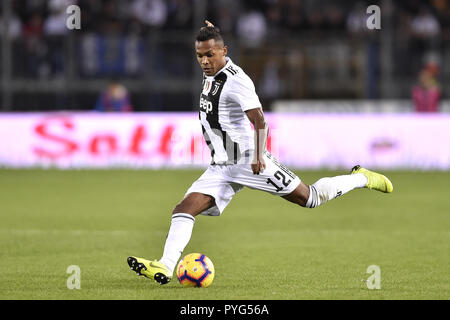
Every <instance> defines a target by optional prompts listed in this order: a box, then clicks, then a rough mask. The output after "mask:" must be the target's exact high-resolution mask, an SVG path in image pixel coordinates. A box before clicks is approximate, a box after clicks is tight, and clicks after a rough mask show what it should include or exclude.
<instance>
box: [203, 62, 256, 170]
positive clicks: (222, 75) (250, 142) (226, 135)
mask: <svg viewBox="0 0 450 320" xmlns="http://www.w3.org/2000/svg"><path fill="white" fill-rule="evenodd" d="M226 59H227V63H226V65H225V66H224V67H223V68H222V69H221V70H220V71H219V72H217V73H216V75H215V76H210V77H208V76H206V75H205V74H203V90H202V93H201V95H200V111H199V119H200V122H201V124H202V131H203V136H204V137H205V141H206V144H207V145H208V147H209V148H210V150H211V158H212V159H211V163H212V164H233V163H238V161H239V159H241V158H243V157H249V156H250V155H251V154H253V149H254V134H253V130H252V128H251V125H250V121H249V120H248V118H247V115H246V114H245V111H247V110H250V109H254V108H261V102H260V101H259V98H258V96H257V95H256V92H255V86H254V84H253V81H252V80H251V79H250V77H249V76H247V75H246V74H245V72H244V71H243V70H242V69H241V68H240V67H238V66H237V65H235V64H234V63H233V62H232V61H231V59H230V58H228V57H227V58H226Z"/></svg>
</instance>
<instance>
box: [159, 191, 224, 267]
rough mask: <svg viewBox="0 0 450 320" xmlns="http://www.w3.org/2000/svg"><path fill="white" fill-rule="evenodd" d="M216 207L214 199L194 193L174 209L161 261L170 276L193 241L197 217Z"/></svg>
mask: <svg viewBox="0 0 450 320" xmlns="http://www.w3.org/2000/svg"><path fill="white" fill-rule="evenodd" d="M215 205H216V203H215V200H214V197H212V196H210V195H207V194H203V193H199V192H192V193H189V194H188V195H187V196H186V197H185V198H184V199H183V200H182V201H181V202H180V203H179V204H178V205H177V206H176V207H175V208H174V209H173V211H172V220H171V223H170V228H169V233H168V234H167V238H166V243H165V245H164V253H163V255H162V257H161V259H160V260H159V261H160V262H161V263H163V264H164V265H165V266H166V267H167V269H169V271H170V274H172V273H173V270H174V269H175V267H176V264H177V262H178V259H180V256H181V254H182V252H183V251H184V248H185V247H186V246H187V244H188V243H189V240H190V239H191V236H192V230H193V228H194V223H195V216H196V215H198V214H200V213H201V212H204V211H206V210H208V209H209V208H211V207H213V206H215Z"/></svg>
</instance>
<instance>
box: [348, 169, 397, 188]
mask: <svg viewBox="0 0 450 320" xmlns="http://www.w3.org/2000/svg"><path fill="white" fill-rule="evenodd" d="M350 173H351V174H355V173H362V174H363V175H365V176H366V178H367V184H366V188H368V189H372V190H378V191H381V192H385V193H391V192H392V191H393V190H394V186H393V185H392V182H391V181H390V180H389V179H388V178H386V177H385V176H383V175H382V174H380V173H376V172H373V171H370V170H367V169H365V168H363V167H361V166H359V165H358V166H354V167H353V168H352V171H351V172H350Z"/></svg>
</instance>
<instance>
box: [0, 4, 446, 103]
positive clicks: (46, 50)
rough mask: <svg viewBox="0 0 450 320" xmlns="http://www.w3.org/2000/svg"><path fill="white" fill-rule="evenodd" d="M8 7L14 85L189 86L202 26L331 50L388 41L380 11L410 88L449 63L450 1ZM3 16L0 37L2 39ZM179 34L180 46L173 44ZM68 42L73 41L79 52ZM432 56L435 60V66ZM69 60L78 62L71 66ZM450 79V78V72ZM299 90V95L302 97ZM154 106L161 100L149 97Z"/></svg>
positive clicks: (272, 85)
mask: <svg viewBox="0 0 450 320" xmlns="http://www.w3.org/2000/svg"><path fill="white" fill-rule="evenodd" d="M11 3H12V14H11V16H10V19H9V25H8V36H9V38H10V39H11V40H12V54H11V56H12V57H13V61H12V63H11V64H12V77H16V78H31V79H49V78H50V79H58V78H64V77H67V75H68V74H71V75H70V76H71V77H75V78H85V77H90V78H107V79H111V78H121V77H124V78H130V77H131V78H133V77H134V78H143V79H148V78H150V77H153V78H163V77H173V76H174V74H176V76H177V77H178V78H183V79H188V80H190V79H192V77H193V67H192V66H193V59H192V58H193V57H192V56H190V55H188V54H186V55H180V54H179V52H180V51H183V52H191V51H192V43H191V40H190V39H192V38H191V37H193V34H194V33H195V32H196V30H197V28H198V27H199V26H201V25H203V19H204V17H207V18H208V20H210V21H212V22H213V23H214V24H215V25H216V26H218V27H219V28H220V29H221V31H222V33H223V34H224V37H225V39H226V40H228V39H235V40H237V41H238V44H237V47H238V48H239V49H240V50H241V49H242V48H250V49H252V48H254V49H259V48H263V47H264V46H265V45H267V44H272V43H275V42H276V41H279V40H280V39H284V40H287V41H289V40H290V39H303V40H304V39H315V40H316V42H317V39H326V40H324V42H326V41H328V39H329V36H330V35H332V34H335V39H336V40H339V39H349V38H350V39H353V38H356V39H362V41H371V40H370V39H371V38H373V37H377V36H378V37H379V36H380V34H381V33H374V32H371V31H370V30H369V29H368V28H367V26H366V22H367V16H368V13H367V12H366V9H367V7H368V6H369V5H372V4H376V5H379V6H380V7H381V15H382V17H381V28H382V29H383V28H384V29H386V28H388V30H392V41H393V45H392V56H393V61H394V63H392V66H391V68H392V69H393V73H394V74H396V75H400V76H406V77H409V78H410V79H411V82H413V81H415V79H417V75H418V74H419V72H420V70H421V69H422V68H423V67H424V66H425V65H427V64H429V63H434V64H435V65H436V68H437V71H435V72H433V73H432V76H433V79H435V82H437V81H438V77H439V76H440V74H441V73H440V70H441V67H442V66H441V65H442V60H444V58H445V57H443V55H442V54H440V52H443V51H445V50H447V49H448V48H447V47H446V43H449V41H450V0H410V1H401V0H380V1H368V0H367V1H363V0H355V1H348V0H240V1H238V0H15V1H12V2H11ZM72 4H76V5H78V6H79V7H80V8H81V30H77V31H74V32H71V31H70V30H69V29H68V28H67V26H66V20H67V17H68V14H67V12H66V9H67V7H68V6H70V5H72ZM2 8H4V6H0V35H1V36H5V24H4V18H3V14H2ZM166 34H167V35H168V36H167V37H165V35H166ZM178 34H180V35H182V36H181V37H182V38H183V39H184V41H183V42H180V41H178V40H176V41H174V40H173V39H175V38H173V37H174V35H175V36H176V35H178ZM384 34H386V33H384ZM69 35H76V40H73V41H75V42H73V43H72V44H70V43H69V41H68V39H69V38H70V37H69ZM154 35H157V37H155V36H154ZM324 36H327V37H328V38H325V37H324ZM155 39H157V41H160V42H155V41H156V40H155ZM152 41H153V42H152ZM174 48H176V50H173V49H174ZM235 48H236V47H235ZM446 48H447V49H446ZM341 49H342V47H339V44H337V45H336V48H333V49H332V50H333V51H334V52H336V57H337V58H338V57H339V54H341V56H342V57H343V61H347V60H348V61H350V60H349V59H350V58H349V57H350V56H351V54H352V52H347V51H348V48H347V49H345V48H344V49H342V50H341ZM339 50H341V51H339ZM345 50H347V51H345ZM370 50H373V52H374V53H370V52H368V56H370V57H369V58H368V61H369V63H370V64H371V65H370V66H369V68H368V69H369V73H370V74H369V76H368V79H369V78H370V77H374V78H376V77H377V73H379V69H380V68H381V67H380V65H379V61H380V58H377V55H379V54H380V47H379V46H378V47H377V45H376V44H375V45H374V46H372V47H371V49H370V48H369V51H370ZM235 51H236V50H235ZM447 51H448V52H450V51H449V50H447ZM339 52H340V53H339ZM345 52H346V53H345ZM430 52H431V53H433V54H431V55H430ZM344 53H345V54H344ZM436 53H437V54H436ZM235 54H239V53H236V52H235ZM319 54H320V52H319ZM326 54H328V53H326ZM344 55H345V57H344ZM430 56H431V57H432V58H431V60H433V61H428V60H430V59H429V58H428V57H430ZM68 57H72V60H73V61H68V60H67V59H68ZM74 57H76V58H74ZM337 58H336V59H337ZM296 59H297V58H296ZM346 59H347V60H346ZM349 63H350V64H351V62H349ZM338 64H340V65H339V66H337V69H336V70H338V71H337V72H338V73H339V74H341V75H343V77H344V76H346V75H348V74H349V72H350V71H349V68H348V66H347V65H345V64H342V63H340V62H338ZM68 66H71V68H72V69H71V71H70V70H69V71H68V68H69V67H68ZM412 66H413V67H412ZM0 69H1V66H0ZM257 69H260V70H263V73H262V74H261V75H260V76H261V79H255V80H257V81H256V82H257V83H258V85H259V86H260V87H261V90H262V92H263V97H264V96H265V97H267V98H270V97H273V98H277V97H280V96H281V97H283V94H284V97H285V98H290V96H289V95H288V94H286V92H283V90H281V89H280V87H281V86H282V82H283V79H280V73H281V72H280V63H279V61H278V62H277V61H275V60H271V61H264V62H263V63H262V65H261V66H259V67H258V68H257ZM322 69H323V67H322V66H319V67H318V68H317V70H312V72H313V73H312V76H313V75H314V72H315V74H317V75H319V76H320V77H321V76H322V75H321V74H322V73H323V71H322ZM344 69H346V70H344ZM0 71H1V70H0ZM447 71H448V73H449V74H450V69H449V70H447ZM70 72H71V73H70ZM326 73H327V74H329V72H328V71H326ZM254 76H255V77H256V75H254ZM424 77H425V76H424V75H422V78H424ZM369 80H370V79H369ZM419 82H421V81H420V77H419ZM422 82H424V81H422ZM426 82H427V83H430V81H426ZM422 87H423V86H422ZM292 90H293V91H294V92H300V91H299V90H298V89H297V88H293V89H292ZM376 90H377V88H375V87H374V88H373V89H370V90H369V91H370V92H372V93H369V94H367V95H368V96H369V98H374V97H376V96H377V92H376ZM417 92H419V91H418V90H416V97H419V94H418V93H417ZM184 98H185V96H184V97H183V99H184ZM291 98H295V97H291ZM147 100H148V99H147ZM105 101H106V100H105ZM152 101H158V100H157V99H156V98H155V96H152ZM161 101H162V100H161ZM144 103H145V102H144ZM158 103H159V102H158ZM162 103H164V102H162Z"/></svg>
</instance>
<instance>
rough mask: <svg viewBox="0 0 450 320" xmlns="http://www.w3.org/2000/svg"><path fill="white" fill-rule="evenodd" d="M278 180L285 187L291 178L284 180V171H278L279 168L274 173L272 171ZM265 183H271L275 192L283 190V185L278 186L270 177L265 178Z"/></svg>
mask: <svg viewBox="0 0 450 320" xmlns="http://www.w3.org/2000/svg"><path fill="white" fill-rule="evenodd" d="M273 176H274V177H275V178H276V179H277V180H278V181H281V183H282V184H283V185H284V186H285V187H287V186H288V185H289V184H290V183H291V180H290V179H289V180H287V181H286V176H285V175H284V173H283V172H281V171H279V170H277V171H276V172H275V173H274V175H273ZM266 182H267V184H271V185H273V186H274V187H275V189H276V191H277V192H280V191H281V190H283V187H280V186H278V185H277V184H276V183H275V182H274V181H273V180H272V179H270V178H267V181H266Z"/></svg>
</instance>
